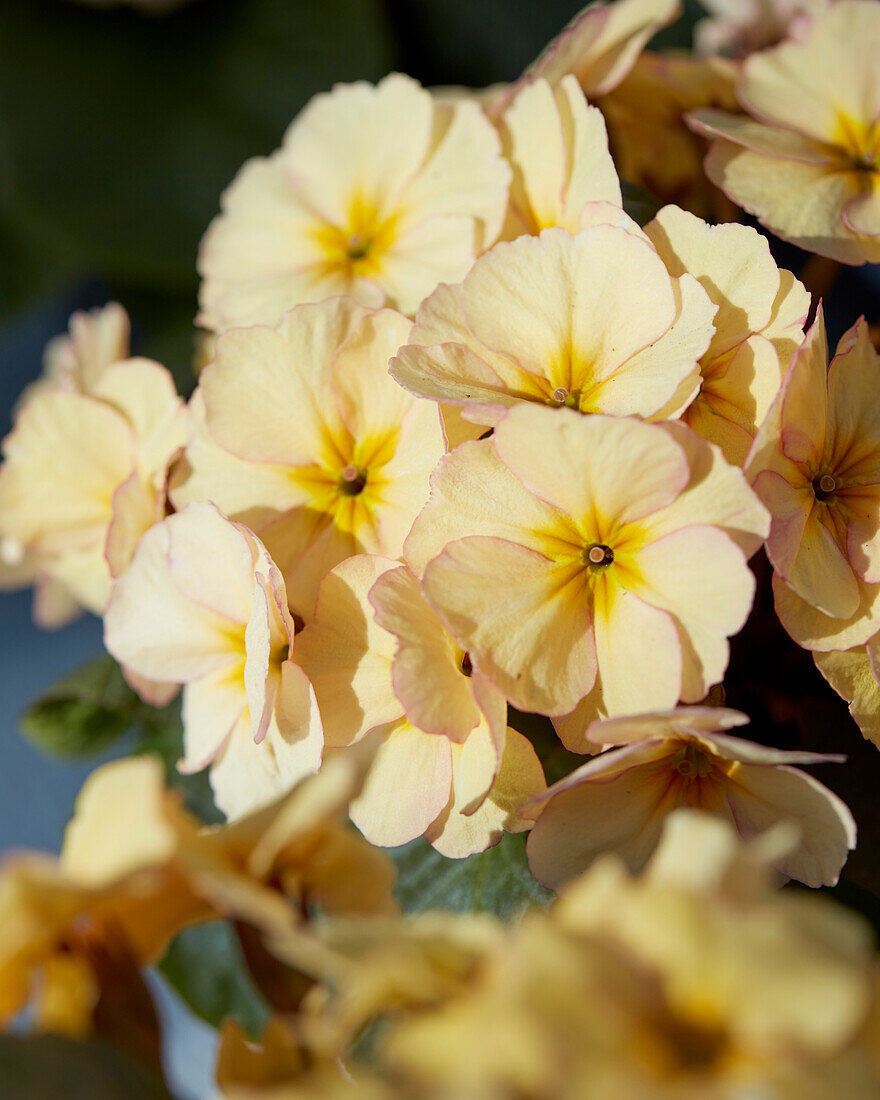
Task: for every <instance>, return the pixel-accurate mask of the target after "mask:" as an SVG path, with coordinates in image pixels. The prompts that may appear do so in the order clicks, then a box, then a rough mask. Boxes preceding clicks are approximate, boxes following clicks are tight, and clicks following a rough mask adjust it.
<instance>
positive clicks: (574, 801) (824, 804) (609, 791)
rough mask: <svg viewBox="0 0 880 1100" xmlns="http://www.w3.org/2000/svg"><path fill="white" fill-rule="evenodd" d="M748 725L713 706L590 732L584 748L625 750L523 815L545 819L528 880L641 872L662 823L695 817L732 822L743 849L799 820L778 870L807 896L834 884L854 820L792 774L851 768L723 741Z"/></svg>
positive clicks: (612, 723)
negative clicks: (686, 813)
mask: <svg viewBox="0 0 880 1100" xmlns="http://www.w3.org/2000/svg"><path fill="white" fill-rule="evenodd" d="M746 722H748V718H747V717H746V716H745V715H744V714H740V713H739V712H738V711H733V710H723V709H720V708H711V707H679V708H677V709H676V710H673V711H668V712H666V713H665V714H643V715H637V716H635V717H632V718H613V719H608V720H607V721H604V722H593V723H592V725H591V726H590V727H589V729H588V730H587V731H586V735H585V736H586V740H587V741H588V742H592V743H593V745H594V746H595V747H596V748H598V747H599V746H600V745H620V746H623V747H622V748H615V749H613V750H611V751H610V752H603V753H602V754H601V755H600V756H597V757H595V758H594V759H593V760H590V761H589V762H588V763H586V764H584V765H582V766H581V767H580V768H578V769H577V770H576V771H574V772H572V773H571V775H568V776H566V777H565V778H564V779H561V780H560V781H559V782H558V783H554V784H553V786H552V787H550V788H549V789H548V790H547V791H546V792H544V793H543V794H540V795H538V796H537V797H536V798H533V799H532V800H531V801H530V802H529V803H528V804H527V805H526V806H525V807H524V808H523V810H522V811H521V812H522V813H523V816H525V817H529V818H533V819H537V820H536V821H535V825H534V828H533V829H532V831H531V834H530V835H529V844H528V850H529V865H530V867H531V868H532V873H533V874H534V875H535V877H536V878H537V879H538V881H539V882H543V883H544V885H545V886H550V887H552V888H553V889H556V888H557V887H558V886H559V885H560V884H561V883H563V882H567V881H568V880H569V879H571V878H574V877H575V876H576V875H578V874H580V872H581V871H583V870H585V869H586V868H587V867H588V866H589V865H590V864H591V863H592V862H593V860H594V859H596V858H597V857H598V856H600V855H602V854H603V853H604V852H617V853H618V854H619V855H620V856H621V857H622V858H623V860H624V861H625V862H626V864H627V866H628V867H629V868H630V869H631V870H633V871H638V870H640V869H641V868H642V866H644V864H645V863H646V862H647V860H648V857H649V856H650V855H651V853H652V852H653V850H654V848H655V847H656V845H657V842H658V840H659V839H660V834H661V831H662V828H663V822H664V819H665V818H666V816H667V815H668V814H669V813H670V812H671V811H673V810H674V809H676V808H677V807H679V806H690V807H692V808H693V809H697V810H702V811H704V812H706V813H711V814H715V815H717V816H720V817H723V818H725V819H726V820H728V821H730V822H731V824H732V825H733V826H734V828H735V829H737V830H738V831H739V832H740V834H741V835H742V836H743V837H745V838H749V837H754V836H758V835H760V834H761V833H763V832H764V831H765V830H767V829H769V828H770V827H771V826H773V825H774V824H775V823H776V822H777V821H787V820H790V821H793V822H794V823H795V824H796V825H797V826H798V829H799V843H798V845H797V846H796V847H795V849H794V850H793V851H791V852H786V853H785V857H784V859H783V860H782V861H781V863H780V865H779V868H780V870H781V871H782V872H783V873H784V874H786V875H788V876H789V877H790V878H796V879H799V880H800V881H801V882H805V883H806V884H807V885H808V886H825V885H834V883H836V882H837V879H838V877H839V875H840V869H841V867H842V866H843V864H844V862H845V861H846V857H847V854H848V852H849V850H850V849H852V848H854V847H855V843H856V824H855V821H854V820H853V817H852V814H851V813H850V812H849V810H848V809H847V807H846V806H845V805H844V803H843V802H841V800H840V799H839V798H838V797H837V796H836V795H835V794H833V793H832V792H831V791H829V790H828V788H827V787H825V786H823V785H822V784H821V783H818V782H817V781H816V780H815V779H813V778H811V777H810V776H808V775H807V774H806V773H805V772H802V771H800V770H799V769H797V768H795V767H792V765H794V764H822V763H827V762H828V761H831V760H833V761H837V762H840V761H842V760H843V759H844V757H840V756H827V755H820V754H817V753H797V752H784V751H782V750H779V749H770V748H765V747H764V746H763V745H756V744H755V743H754V742H752V741H745V740H743V739H742V738H739V737H735V736H731V735H730V734H729V733H727V730H729V729H731V728H734V727H736V726H741V725H743V724H744V723H746Z"/></svg>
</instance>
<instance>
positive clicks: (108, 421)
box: [0, 312, 186, 626]
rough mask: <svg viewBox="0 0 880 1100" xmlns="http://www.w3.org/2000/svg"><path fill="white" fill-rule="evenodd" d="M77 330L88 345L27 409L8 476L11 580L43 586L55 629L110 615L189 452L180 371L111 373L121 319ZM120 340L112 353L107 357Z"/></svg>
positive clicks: (40, 388) (1, 543)
mask: <svg viewBox="0 0 880 1100" xmlns="http://www.w3.org/2000/svg"><path fill="white" fill-rule="evenodd" d="M74 322H75V323H74V330H75V331H76V332H77V340H76V341H74V342H73V343H71V344H69V345H64V346H60V347H56V351H55V352H54V353H52V355H51V356H50V359H52V361H54V362H55V363H56V364H58V365H59V369H58V370H57V372H53V373H54V374H55V380H54V381H52V382H45V383H40V384H38V385H37V386H35V387H33V388H32V392H31V394H29V395H28V396H27V399H26V400H25V402H24V403H23V404H22V405H21V406H20V407H19V409H18V412H17V414H16V417H15V422H14V425H13V429H12V432H11V433H10V434H9V435H8V436H7V437H6V439H5V440H4V441H3V462H2V465H0V554H2V558H3V561H4V563H5V564H6V567H7V569H8V570H9V573H8V574H7V580H9V581H11V582H12V583H27V582H28V581H29V580H31V579H35V580H36V583H37V594H36V598H35V605H34V606H35V616H36V618H37V620H38V621H39V622H40V623H41V624H42V625H46V626H59V625H61V624H62V623H63V622H65V621H67V619H69V618H70V617H71V616H72V614H74V613H75V610H76V608H77V607H78V606H82V607H85V608H87V609H88V610H90V611H94V612H95V613H97V614H101V612H102V611H103V610H104V607H105V606H106V603H107V599H108V597H109V594H110V585H111V583H112V578H113V577H115V576H118V575H119V574H120V573H121V572H123V571H124V570H125V569H126V567H127V566H128V563H129V562H130V561H131V555H132V553H133V551H134V547H135V546H136V544H137V540H138V538H139V537H140V536H141V534H142V533H143V532H144V531H146V530H147V529H148V528H149V527H150V526H151V525H152V524H154V523H156V522H158V520H159V519H160V518H161V517H162V515H164V510H165V489H166V478H167V471H168V466H169V464H170V462H171V461H172V459H173V458H174V457H175V456H176V455H177V453H178V452H179V451H180V450H181V449H182V447H183V446H184V444H185V442H186V414H185V410H184V405H183V402H182V401H181V399H180V398H179V397H178V396H177V392H176V390H175V388H174V383H173V381H172V378H171V375H170V374H169V373H168V371H166V370H165V368H164V367H162V366H160V365H159V364H158V363H154V362H152V361H150V360H148V359H127V360H124V361H122V362H118V363H108V361H107V356H108V354H112V353H113V351H114V350H116V348H118V347H119V344H118V343H117V342H116V341H117V339H118V337H119V331H120V325H121V319H120V318H119V316H118V314H116V313H113V314H108V313H106V312H105V314H104V315H103V317H102V319H101V320H100V321H96V322H94V324H91V323H88V322H87V321H86V320H84V319H80V320H79V322H76V318H75V319H74ZM105 322H106V323H105ZM108 334H109V338H108V341H107V342H108V343H109V344H110V345H111V347H112V350H108V348H107V347H106V346H104V347H102V341H103V338H104V337H107V336H108ZM88 338H91V340H89V339H88ZM92 341H93V342H92ZM17 567H18V568H21V567H24V568H21V573H22V575H21V576H18V577H16V576H15V571H16V569H17ZM0 583H2V581H0Z"/></svg>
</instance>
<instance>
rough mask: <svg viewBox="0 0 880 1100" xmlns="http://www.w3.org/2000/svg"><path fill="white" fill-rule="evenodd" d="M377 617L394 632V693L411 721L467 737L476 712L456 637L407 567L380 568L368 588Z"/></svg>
mask: <svg viewBox="0 0 880 1100" xmlns="http://www.w3.org/2000/svg"><path fill="white" fill-rule="evenodd" d="M369 599H370V603H371V604H372V606H373V608H374V610H375V614H376V622H377V623H378V624H379V625H380V626H381V627H383V628H384V629H385V630H387V631H389V632H390V633H391V634H393V635H394V637H395V642H396V651H395V654H394V660H393V661H392V664H391V676H392V681H393V684H394V693H395V695H396V696H397V698H398V699H399V700H400V702H401V703H402V704H403V706H404V708H405V709H406V716H407V718H408V719H409V720H410V722H412V724H413V725H414V726H417V727H418V728H419V729H421V730H424V731H425V732H426V733H434V734H437V735H439V736H444V737H448V738H449V739H450V740H452V741H459V742H463V741H465V740H467V741H468V742H470V740H471V736H469V735H471V731H472V730H473V729H474V727H475V726H476V725H477V724H478V723H479V721H480V712H479V709H478V707H477V704H476V701H475V700H474V696H473V692H472V691H471V686H470V681H469V680H468V678H467V677H466V676H465V675H463V673H462V670H461V667H460V665H459V662H458V646H457V645H456V642H455V639H454V638H453V637H452V635H451V634H450V633H449V631H448V630H447V629H446V627H445V626H444V625H443V623H442V622H441V621H440V619H439V618H438V617H437V615H436V613H435V612H434V611H433V610H432V609H431V608H430V607H429V606H428V604H427V603H426V602H425V600H424V598H423V596H422V594H421V592H420V590H419V585H418V581H417V580H416V579H415V577H414V576H413V574H412V573H410V571H409V570H408V569H407V568H406V567H405V566H401V567H400V568H399V569H392V570H389V571H388V572H387V573H383V574H382V576H381V577H379V579H378V580H377V581H376V583H375V584H374V585H373V587H372V588H371V589H370V594H369Z"/></svg>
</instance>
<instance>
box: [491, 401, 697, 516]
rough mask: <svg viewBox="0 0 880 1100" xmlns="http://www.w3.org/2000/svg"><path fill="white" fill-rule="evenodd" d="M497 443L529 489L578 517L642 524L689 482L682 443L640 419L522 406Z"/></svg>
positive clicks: (509, 419)
mask: <svg viewBox="0 0 880 1100" xmlns="http://www.w3.org/2000/svg"><path fill="white" fill-rule="evenodd" d="M493 443H494V446H495V448H496V450H497V451H498V454H499V456H500V458H501V460H502V462H504V463H505V465H506V466H507V467H508V469H510V470H511V471H512V472H513V473H514V474H516V476H517V477H518V478H519V480H520V481H521V482H522V483H523V485H525V487H526V488H527V489H528V490H529V492H531V493H533V494H534V495H535V496H537V497H539V498H540V499H541V500H545V501H547V503H548V504H551V505H555V506H556V507H557V508H559V509H561V510H562V511H564V512H567V513H568V514H569V515H571V516H574V517H575V518H576V519H578V520H581V519H583V518H585V517H593V516H594V515H596V516H600V517H605V518H606V522H607V521H610V520H611V519H612V518H613V519H614V520H615V521H616V522H619V523H631V522H635V521H636V520H639V519H642V518H643V517H644V516H647V515H650V514H651V513H652V512H655V511H657V510H658V509H660V508H663V507H665V506H667V505H669V504H671V503H672V501H674V500H675V499H676V497H677V496H678V495H679V493H681V491H682V489H684V488H685V486H686V485H687V483H688V481H689V470H688V466H687V460H686V458H685V455H684V453H683V452H682V450H681V448H680V447H679V446H677V445H676V443H675V442H674V441H673V440H672V439H670V438H669V437H668V435H666V433H665V432H664V431H663V430H662V429H659V428H657V427H655V426H653V425H650V424H642V423H639V422H637V421H635V420H629V419H623V418H621V419H616V418H612V417H605V416H590V417H582V416H580V415H579V414H578V413H576V412H574V411H573V410H571V409H545V408H541V407H539V406H537V405H531V404H530V405H519V406H517V407H516V408H514V409H511V410H510V411H509V412H508V413H507V414H506V415H505V417H504V419H503V420H502V421H501V423H499V425H498V426H497V428H496V429H495V434H494V436H493Z"/></svg>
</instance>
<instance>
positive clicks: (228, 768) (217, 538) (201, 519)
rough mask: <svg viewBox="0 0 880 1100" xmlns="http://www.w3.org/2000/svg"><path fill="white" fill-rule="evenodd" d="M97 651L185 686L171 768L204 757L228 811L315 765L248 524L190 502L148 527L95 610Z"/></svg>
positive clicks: (275, 608) (318, 747)
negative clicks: (178, 755)
mask: <svg viewBox="0 0 880 1100" xmlns="http://www.w3.org/2000/svg"><path fill="white" fill-rule="evenodd" d="M104 625H105V630H104V641H105V644H106V646H107V649H108V650H109V651H110V653H112V654H113V656H114V657H116V659H117V660H118V661H120V662H121V663H122V664H123V665H124V666H125V667H126V668H128V669H130V670H131V671H132V672H133V673H134V674H135V675H136V676H139V677H145V678H147V679H148V680H155V681H160V682H170V683H178V684H183V685H184V689H183V726H184V732H183V741H184V756H183V760H182V761H181V763H180V765H179V766H180V768H181V770H184V771H190V772H195V771H200V770H201V769H202V768H204V767H206V766H207V765H208V764H210V765H211V773H210V779H211V786H212V788H213V790H214V795H215V800H216V802H217V805H218V806H219V808H220V809H221V810H222V811H223V812H224V813H225V814H226V815H227V816H228V817H240V816H241V815H242V814H243V813H246V812H248V811H249V810H252V809H254V808H255V807H256V806H259V805H261V804H263V803H266V802H268V801H270V800H271V799H273V798H275V797H277V796H278V795H279V794H282V793H283V792H284V791H286V790H288V789H289V788H290V787H291V786H292V785H293V784H294V783H296V782H297V781H298V780H299V779H301V778H302V777H303V776H304V775H308V774H309V773H311V772H314V771H316V770H317V769H318V767H319V766H320V763H321V751H322V745H323V740H322V736H321V723H320V719H319V717H318V709H317V704H316V702H315V696H314V692H313V691H312V687H311V685H310V684H309V682H308V679H307V678H306V676H305V674H304V673H303V671H302V669H301V668H299V667H298V666H297V665H296V664H294V662H293V660H292V659H291V656H290V651H291V649H292V646H293V634H294V626H293V622H292V620H291V617H290V612H289V611H288V608H287V596H286V593H285V590H284V581H283V579H282V577H281V574H280V573H279V572H278V569H277V568H276V566H275V563H274V562H273V561H272V559H271V558H270V557H269V555H268V554H267V553H266V550H265V549H264V547H263V545H262V544H261V543H260V541H259V540H258V539H257V538H256V536H255V535H253V534H252V533H251V532H250V531H249V530H248V529H247V528H245V527H242V526H241V525H240V524H235V523H230V522H229V521H228V520H226V519H224V518H223V516H222V515H221V514H220V513H219V512H218V511H217V509H216V508H215V507H213V505H210V504H191V505H190V506H189V507H187V508H185V509H184V510H183V511H182V512H180V513H178V514H177V515H174V516H170V517H169V518H168V519H166V520H165V521H164V522H163V523H160V524H158V525H157V526H156V527H154V528H152V529H151V530H150V531H148V532H147V534H146V535H144V537H143V538H142V539H141V541H140V543H139V545H138V548H137V551H136V552H135V556H134V559H133V561H132V563H131V567H130V568H129V569H128V571H127V572H126V573H125V574H124V575H123V576H122V577H121V578H120V579H119V581H118V582H117V584H116V586H115V588H114V590H113V595H112V598H111V600H110V605H109V607H108V608H107V613H106V616H105V624H104Z"/></svg>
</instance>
